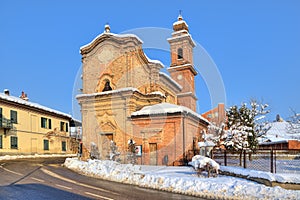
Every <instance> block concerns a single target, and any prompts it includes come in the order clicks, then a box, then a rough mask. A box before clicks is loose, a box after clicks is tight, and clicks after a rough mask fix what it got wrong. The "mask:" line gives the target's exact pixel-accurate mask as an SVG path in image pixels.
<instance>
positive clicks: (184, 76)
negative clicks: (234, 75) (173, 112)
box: [168, 11, 197, 111]
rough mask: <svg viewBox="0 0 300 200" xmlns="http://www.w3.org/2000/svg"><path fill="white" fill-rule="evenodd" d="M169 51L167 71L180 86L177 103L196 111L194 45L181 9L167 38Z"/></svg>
mask: <svg viewBox="0 0 300 200" xmlns="http://www.w3.org/2000/svg"><path fill="white" fill-rule="evenodd" d="M168 42H169V44H170V52H171V65H170V68H169V69H168V71H169V72H170V75H171V77H172V79H174V80H175V81H176V82H177V83H179V84H180V85H181V86H182V90H181V93H180V94H178V95H177V101H178V104H179V105H183V106H186V107H188V108H190V109H191V110H193V111H196V101H197V97H196V96H195V76H196V75H197V72H196V70H195V69H194V66H193V48H194V47H195V46H196V45H195V43H194V41H193V39H192V37H191V35H190V34H189V27H188V25H187V23H186V22H185V21H184V20H183V17H182V15H181V11H180V13H179V16H178V18H177V21H176V22H174V23H173V33H172V37H171V38H168Z"/></svg>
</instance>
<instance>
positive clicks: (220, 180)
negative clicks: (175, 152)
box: [65, 158, 300, 199]
mask: <svg viewBox="0 0 300 200" xmlns="http://www.w3.org/2000/svg"><path fill="white" fill-rule="evenodd" d="M65 166H66V167H68V168H70V169H72V170H74V171H77V172H79V173H83V174H86V175H89V176H93V177H99V178H103V179H106V180H110V181H117V182H123V183H128V184H132V185H137V186H140V187H147V188H152V189H158V190H163V191H169V192H176V193H181V194H186V195H193V196H198V197H203V198H208V199H299V198H300V191H295V190H285V189H282V188H280V187H273V188H272V187H267V186H264V185H261V184H258V183H255V182H252V181H248V180H244V179H240V178H235V177H227V176H219V177H217V178H198V177H197V175H196V173H195V172H193V171H194V170H193V169H192V168H191V167H166V166H136V165H135V166H133V165H128V164H119V163H116V162H113V161H100V160H89V161H87V162H83V161H79V160H78V159H76V158H68V159H66V162H65Z"/></svg>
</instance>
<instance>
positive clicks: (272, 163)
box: [270, 149, 274, 173]
mask: <svg viewBox="0 0 300 200" xmlns="http://www.w3.org/2000/svg"><path fill="white" fill-rule="evenodd" d="M270 153H271V164H270V165H271V173H273V172H274V171H273V165H274V162H273V159H274V158H273V149H271V152H270Z"/></svg>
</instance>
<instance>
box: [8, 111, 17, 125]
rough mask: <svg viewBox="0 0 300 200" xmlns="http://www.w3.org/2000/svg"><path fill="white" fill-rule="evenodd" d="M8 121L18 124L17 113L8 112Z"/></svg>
mask: <svg viewBox="0 0 300 200" xmlns="http://www.w3.org/2000/svg"><path fill="white" fill-rule="evenodd" d="M10 120H11V122H12V123H14V124H17V123H18V113H17V111H14V110H11V111H10Z"/></svg>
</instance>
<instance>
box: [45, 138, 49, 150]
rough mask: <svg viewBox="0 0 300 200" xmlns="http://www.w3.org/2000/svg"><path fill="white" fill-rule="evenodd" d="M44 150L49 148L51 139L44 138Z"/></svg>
mask: <svg viewBox="0 0 300 200" xmlns="http://www.w3.org/2000/svg"><path fill="white" fill-rule="evenodd" d="M44 150H49V140H44Z"/></svg>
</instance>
